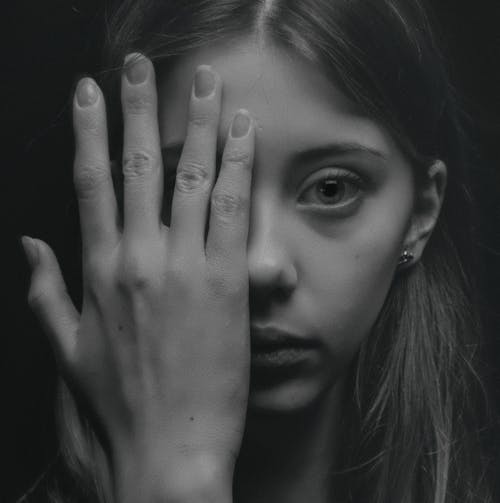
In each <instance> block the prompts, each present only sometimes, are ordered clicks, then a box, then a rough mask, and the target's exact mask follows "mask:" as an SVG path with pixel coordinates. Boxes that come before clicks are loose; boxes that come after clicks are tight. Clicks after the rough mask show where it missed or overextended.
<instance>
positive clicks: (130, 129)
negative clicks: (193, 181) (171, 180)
mask: <svg viewBox="0 0 500 503" xmlns="http://www.w3.org/2000/svg"><path fill="white" fill-rule="evenodd" d="M122 108H123V120H124V145H123V167H122V169H123V177H124V178H123V187H124V210H123V211H124V234H125V235H126V236H128V237H130V238H132V239H135V238H137V239H141V238H143V237H144V236H146V235H151V232H159V231H160V228H161V199H162V194H163V165H162V159H161V150H160V138H159V136H160V134H159V129H158V117H157V95H156V83H155V72H154V68H153V65H152V63H151V61H150V60H149V59H147V58H146V57H145V56H143V55H141V54H139V53H132V54H129V55H128V56H127V57H126V58H125V72H124V74H123V76H122Z"/></svg>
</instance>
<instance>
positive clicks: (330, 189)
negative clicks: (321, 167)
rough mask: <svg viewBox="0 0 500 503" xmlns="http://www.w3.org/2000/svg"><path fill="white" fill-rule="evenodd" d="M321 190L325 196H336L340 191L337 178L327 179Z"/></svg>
mask: <svg viewBox="0 0 500 503" xmlns="http://www.w3.org/2000/svg"><path fill="white" fill-rule="evenodd" d="M319 190H320V192H321V193H322V194H323V195H324V196H325V197H334V196H335V195H336V194H337V191H338V182H337V181H336V180H326V181H325V182H323V184H322V186H321V188H320V189H319Z"/></svg>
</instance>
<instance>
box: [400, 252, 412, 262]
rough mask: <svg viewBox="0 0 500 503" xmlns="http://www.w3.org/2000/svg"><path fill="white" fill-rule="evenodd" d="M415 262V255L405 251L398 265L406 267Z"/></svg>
mask: <svg viewBox="0 0 500 503" xmlns="http://www.w3.org/2000/svg"><path fill="white" fill-rule="evenodd" d="M412 260H413V254H412V253H410V252H409V251H408V250H404V251H403V253H402V255H401V256H400V257H399V261H398V265H404V264H407V263H408V262H411V261H412Z"/></svg>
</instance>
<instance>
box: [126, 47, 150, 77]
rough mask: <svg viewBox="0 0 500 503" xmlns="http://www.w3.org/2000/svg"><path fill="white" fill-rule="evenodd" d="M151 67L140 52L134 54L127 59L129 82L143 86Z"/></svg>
mask: <svg viewBox="0 0 500 503" xmlns="http://www.w3.org/2000/svg"><path fill="white" fill-rule="evenodd" d="M148 72H149V65H148V61H147V60H146V58H144V57H143V56H142V54H139V53H138V52H133V53H132V54H128V55H127V56H126V57H125V75H126V76H127V80H128V81H129V82H130V83H131V84H133V85H136V84H141V83H142V82H144V81H145V80H146V78H147V76H148Z"/></svg>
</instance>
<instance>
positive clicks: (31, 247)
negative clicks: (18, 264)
mask: <svg viewBox="0 0 500 503" xmlns="http://www.w3.org/2000/svg"><path fill="white" fill-rule="evenodd" d="M21 244H22V247H23V249H24V254H25V256H26V259H27V260H28V263H29V265H30V267H31V268H32V269H34V268H35V267H36V265H37V264H38V248H37V246H36V243H35V242H34V241H33V239H31V238H30V237H28V236H22V237H21Z"/></svg>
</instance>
